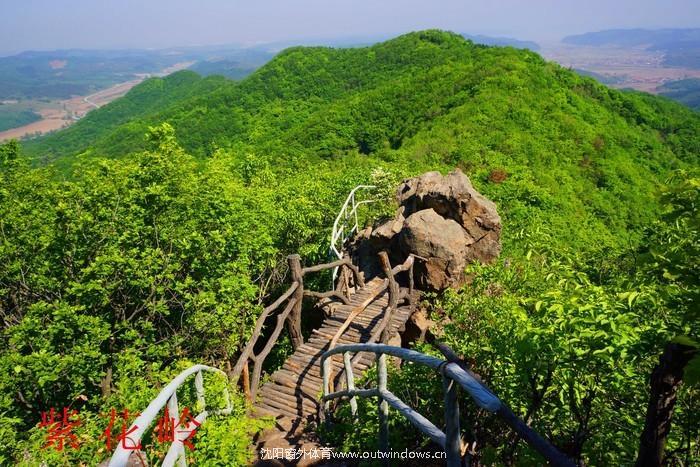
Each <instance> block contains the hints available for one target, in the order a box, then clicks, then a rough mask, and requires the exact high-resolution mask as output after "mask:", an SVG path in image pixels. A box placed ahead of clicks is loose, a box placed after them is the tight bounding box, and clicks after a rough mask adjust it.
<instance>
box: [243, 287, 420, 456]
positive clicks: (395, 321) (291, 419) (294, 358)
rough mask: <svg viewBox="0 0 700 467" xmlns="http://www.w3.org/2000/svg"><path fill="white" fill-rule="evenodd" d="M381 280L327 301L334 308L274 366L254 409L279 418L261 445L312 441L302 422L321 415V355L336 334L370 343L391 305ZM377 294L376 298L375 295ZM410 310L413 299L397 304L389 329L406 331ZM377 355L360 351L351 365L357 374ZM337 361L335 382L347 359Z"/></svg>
mask: <svg viewBox="0 0 700 467" xmlns="http://www.w3.org/2000/svg"><path fill="white" fill-rule="evenodd" d="M383 285H384V279H382V278H374V279H372V280H371V281H369V282H368V283H366V284H365V285H364V287H362V288H360V289H359V290H358V291H357V292H356V293H355V294H353V295H351V297H350V300H349V303H347V304H343V303H333V304H332V305H331V306H328V307H327V308H328V310H329V313H330V314H329V316H327V317H326V318H325V320H324V321H323V324H322V326H321V327H320V328H319V329H315V330H314V331H313V334H312V336H311V338H310V339H309V340H308V341H307V342H305V343H304V344H303V345H301V346H299V347H298V348H297V349H296V351H295V352H294V353H293V354H292V355H291V356H290V357H289V358H288V359H287V360H286V361H285V363H284V365H283V366H282V368H280V369H279V370H277V371H275V372H274V373H273V374H272V375H271V377H270V380H269V381H268V382H266V383H265V384H263V386H262V387H261V390H260V394H259V397H258V400H257V401H256V402H255V405H254V413H255V414H256V415H258V416H273V417H274V418H275V420H276V430H273V432H272V433H267V434H266V435H264V436H263V437H262V438H261V439H260V440H259V441H258V449H260V448H263V447H264V448H270V447H290V446H295V445H296V446H297V447H300V446H301V445H304V444H308V443H309V442H310V440H309V439H308V438H305V437H304V435H303V428H304V426H305V425H307V424H308V423H315V422H317V421H318V415H319V413H320V409H321V406H320V396H321V394H322V392H323V381H322V378H321V365H320V360H321V355H322V354H323V352H325V351H327V350H329V348H330V346H331V342H332V340H333V339H334V337H335V336H336V335H338V336H339V338H338V339H337V340H336V344H337V345H340V344H358V343H366V342H369V341H370V340H371V338H372V336H373V334H376V330H377V329H378V328H379V326H380V324H381V322H382V320H383V318H384V316H385V311H386V308H387V307H388V306H389V295H390V294H389V289H387V288H386V287H385V286H384V287H383ZM382 288H383V289H384V290H382ZM380 290H381V292H380V293H379V294H378V295H377V292H378V291H380ZM401 292H403V293H407V289H401ZM417 294H418V292H417V291H414V295H415V296H417ZM375 295H376V298H374V299H373V300H372V298H373V296H375ZM370 300H372V301H371V302H370V303H369V305H366V306H364V305H365V304H366V303H367V302H368V301H370ZM410 303H416V300H410ZM360 310H361V311H360ZM353 311H355V316H354V317H353V318H352V319H351V321H350V323H349V325H348V326H347V328H346V329H344V330H343V331H342V332H341V333H339V331H340V330H341V328H342V327H343V324H344V323H345V322H346V320H348V317H350V315H351V314H352V313H353ZM358 311H359V314H358ZM411 313H412V306H411V305H399V306H398V307H396V309H395V310H394V311H393V312H392V313H391V322H390V323H389V324H388V327H389V334H390V335H396V333H398V332H402V331H403V330H404V327H405V324H406V321H407V320H408V318H409V317H410V315H411ZM374 359H375V355H374V354H373V353H365V354H362V355H361V357H360V358H359V359H358V360H357V361H356V362H355V364H354V366H353V370H354V374H355V375H361V374H362V373H363V372H364V371H365V370H367V369H368V368H369V367H370V366H371V365H372V364H373V362H374ZM333 366H334V368H335V370H336V371H335V372H334V373H335V379H336V384H337V382H339V379H340V377H341V374H340V373H341V370H342V368H343V365H342V363H341V362H340V360H336V361H334V362H333Z"/></svg>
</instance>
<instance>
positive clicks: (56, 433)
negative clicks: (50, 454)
mask: <svg viewBox="0 0 700 467" xmlns="http://www.w3.org/2000/svg"><path fill="white" fill-rule="evenodd" d="M78 426H80V419H79V418H78V411H77V410H71V409H69V408H68V407H64V408H63V412H62V414H60V415H56V410H55V409H53V408H51V410H49V412H48V413H47V412H42V413H41V422H39V428H46V431H47V433H46V444H44V449H46V448H51V447H52V448H54V449H55V450H56V451H63V449H64V448H65V447H66V446H68V447H71V448H73V449H75V448H77V447H78V437H77V436H75V433H74V432H73V430H74V429H75V428H76V427H78Z"/></svg>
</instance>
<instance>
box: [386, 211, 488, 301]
mask: <svg viewBox="0 0 700 467" xmlns="http://www.w3.org/2000/svg"><path fill="white" fill-rule="evenodd" d="M472 243H474V240H473V239H472V238H471V237H470V236H469V234H468V233H467V232H466V231H465V230H464V229H463V228H462V227H461V226H460V225H459V224H458V223H457V222H455V221H454V220H452V219H445V218H444V217H442V216H440V215H439V214H438V213H436V212H435V211H434V210H433V209H423V210H422V211H418V212H415V213H413V214H411V215H410V216H408V218H407V219H406V222H404V226H403V229H402V230H401V233H400V236H399V245H400V248H401V250H402V251H403V252H404V254H405V255H406V256H408V255H409V254H411V253H413V254H416V255H418V256H421V257H423V258H425V260H423V261H418V262H417V263H416V265H415V266H414V274H416V273H417V276H418V278H419V281H418V284H419V286H423V287H426V286H428V287H430V288H433V289H437V290H441V289H445V288H447V287H449V286H451V285H453V284H454V283H455V282H457V279H458V278H459V277H460V276H461V274H462V272H463V271H464V267H465V266H466V265H467V264H466V261H465V258H466V256H467V255H466V253H467V247H468V246H469V245H471V244H472Z"/></svg>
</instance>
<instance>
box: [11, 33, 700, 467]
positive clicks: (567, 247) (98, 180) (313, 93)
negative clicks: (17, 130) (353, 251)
mask: <svg viewBox="0 0 700 467" xmlns="http://www.w3.org/2000/svg"><path fill="white" fill-rule="evenodd" d="M136 96H142V97H143V99H140V98H139V99H137V98H136ZM141 101H143V102H145V104H144V105H143V106H140V105H139V102H141ZM122 122H125V123H123V124H122ZM163 122H167V123H163ZM699 130H700V117H699V116H698V115H697V114H695V113H693V112H692V111H689V110H687V109H685V108H683V107H682V106H680V105H677V104H674V103H672V102H668V101H666V100H663V99H658V98H654V97H652V96H648V95H644V94H640V93H621V92H619V91H615V90H611V89H608V88H606V87H604V86H602V85H600V84H598V83H596V82H595V81H594V80H592V79H590V78H586V77H581V76H578V75H577V74H575V73H574V72H572V71H569V70H565V69H563V68H561V67H559V66H557V65H555V64H552V63H547V62H545V61H544V60H543V59H542V58H541V57H540V56H538V55H537V54H535V53H533V52H530V51H527V50H516V49H512V48H491V47H485V46H479V45H474V44H472V43H471V42H468V41H465V40H464V39H463V38H462V37H460V36H458V35H454V34H450V33H444V32H439V31H425V32H419V33H412V34H408V35H405V36H402V37H399V38H397V39H394V40H392V41H388V42H385V43H382V44H377V45H374V46H371V47H366V48H355V49H337V50H336V49H330V48H321V47H313V48H292V49H288V50H286V51H284V52H282V53H281V54H280V55H279V56H278V57H276V58H275V59H274V60H273V61H272V62H270V63H268V64H267V65H265V66H264V67H262V68H261V69H259V70H258V71H256V72H255V73H253V74H252V75H251V76H249V77H247V78H246V79H244V80H242V81H241V82H239V83H236V82H232V81H227V80H221V79H216V78H213V79H199V78H197V77H195V76H193V75H191V74H189V73H184V74H178V75H175V76H174V77H171V78H168V79H165V80H151V81H148V82H146V83H144V85H142V86H140V87H137V88H134V90H133V91H132V94H130V95H129V96H127V97H126V98H125V99H124V100H122V101H116V102H115V103H113V104H111V105H109V106H106V107H104V108H103V109H100V111H96V112H94V117H92V119H91V117H88V118H86V119H85V120H84V121H81V122H80V123H78V124H76V125H75V126H74V127H73V128H71V129H69V130H67V131H64V132H59V133H57V134H56V135H54V136H49V137H47V138H44V139H42V140H40V141H38V142H37V143H36V144H32V145H29V146H28V147H27V148H26V150H27V151H28V153H29V155H30V156H31V157H33V158H34V162H36V160H37V158H38V159H39V160H40V161H41V160H52V159H54V158H56V159H57V162H58V164H59V167H60V171H59V170H57V169H56V167H55V166H52V165H47V166H39V167H35V168H30V164H29V163H28V162H27V161H26V160H25V158H24V157H22V156H18V155H17V147H16V146H14V145H8V146H4V147H3V149H2V154H3V156H2V159H1V160H2V162H1V163H2V169H1V170H0V177H1V180H0V181H1V182H2V183H0V228H1V229H0V231H1V232H2V243H0V312H1V313H2V318H3V322H2V326H3V331H2V332H3V337H4V339H3V340H2V343H1V344H0V368H2V371H3V374H5V375H9V377H8V378H6V379H2V380H0V397H1V398H0V417H1V418H0V423H1V424H2V425H0V432H2V433H4V434H5V436H6V438H12V439H15V440H16V442H13V443H5V444H4V446H5V447H4V448H3V450H2V451H0V456H4V457H2V458H0V459H1V460H5V459H17V458H20V457H22V456H24V453H25V452H34V451H37V446H39V445H40V441H41V439H40V436H39V435H40V431H39V430H38V429H37V428H31V427H33V426H35V425H36V423H37V422H38V420H39V415H40V412H41V411H44V410H47V408H49V407H62V406H65V405H68V404H71V403H74V404H75V406H76V407H80V409H81V413H83V412H84V413H85V414H86V417H87V418H90V417H93V418H97V417H98V414H99V413H100V412H104V411H105V410H106V409H107V408H109V407H118V408H124V406H128V408H129V409H130V410H139V409H141V408H142V407H143V406H144V405H143V404H144V402H145V401H147V400H148V398H149V397H151V396H152V395H153V392H154V390H155V388H157V387H159V386H160V385H161V384H162V382H163V381H165V380H167V377H169V376H172V375H173V374H175V373H177V370H178V369H180V368H182V367H183V366H184V364H185V363H186V362H188V361H197V362H209V363H211V364H213V365H215V366H219V367H222V368H225V367H226V365H227V364H230V363H231V362H232V361H234V360H235V357H236V355H237V352H238V350H239V349H240V346H241V345H242V344H243V343H244V342H245V338H246V336H247V335H248V333H249V332H250V327H251V323H252V322H253V320H254V318H255V316H256V315H257V313H259V311H260V308H261V303H263V302H265V301H267V300H269V299H270V297H272V296H274V295H275V293H276V292H277V291H278V290H277V289H279V288H280V287H282V286H283V284H284V282H285V279H284V261H283V258H284V256H285V255H286V254H289V253H300V254H301V255H302V257H303V258H304V262H305V263H306V264H313V263H318V262H320V261H321V260H322V259H325V254H326V253H325V252H326V251H327V247H328V245H327V238H328V233H329V230H330V227H331V225H332V221H333V217H334V215H335V212H336V211H337V209H338V208H339V206H340V205H341V203H342V201H343V199H344V197H345V196H346V194H347V192H348V191H349V190H350V189H351V188H352V187H353V186H355V185H356V184H358V183H361V182H367V181H371V180H372V179H373V178H374V179H378V178H381V179H383V180H385V181H386V180H394V181H395V180H397V179H399V178H400V177H403V176H409V175H414V174H417V173H420V172H422V171H425V170H429V169H432V170H436V169H438V170H448V169H450V168H452V167H454V166H459V167H461V168H462V169H463V170H464V171H465V172H466V173H467V174H468V175H469V177H470V178H471V180H472V182H473V183H474V185H475V186H476V188H477V189H478V190H479V191H481V192H482V193H484V194H485V195H486V196H488V197H489V198H491V199H493V200H494V201H495V202H496V203H497V205H498V209H499V213H500V214H501V216H502V219H503V224H504V230H503V241H504V250H503V260H502V261H500V262H499V263H498V264H496V265H493V266H475V267H474V270H473V271H472V272H473V273H474V275H475V278H474V281H473V283H472V284H471V285H470V286H467V287H465V288H464V289H463V290H459V291H454V292H450V293H447V294H446V295H445V296H442V297H436V298H435V300H434V301H433V302H434V303H433V307H432V310H433V313H434V316H435V317H436V318H440V319H439V321H440V322H442V323H443V326H442V327H443V328H444V333H445V339H446V340H447V341H448V342H449V343H450V344H451V345H453V346H454V347H455V348H456V349H457V350H458V351H460V352H462V353H464V354H465V355H468V356H469V358H470V359H473V360H474V362H475V365H476V368H477V370H478V371H479V372H480V373H482V374H483V375H484V377H485V378H487V380H488V381H489V383H490V384H491V385H492V386H493V387H494V389H495V390H496V392H497V393H498V394H499V395H500V396H502V397H503V398H504V400H506V401H507V402H508V403H510V404H511V405H512V406H513V409H514V410H515V411H516V412H518V413H519V414H520V415H522V416H526V415H527V414H528V413H529V412H530V408H531V407H532V406H533V401H537V400H538V394H540V393H542V397H540V398H539V399H541V400H539V402H537V404H536V407H534V408H533V409H532V411H531V412H532V413H531V414H530V415H531V418H532V423H533V425H534V426H536V427H537V429H538V430H540V431H541V432H542V433H543V434H545V435H547V436H549V437H551V438H552V439H553V440H554V441H555V442H556V443H557V444H558V445H559V446H560V447H562V448H564V449H566V450H567V452H569V453H570V454H572V455H574V456H580V457H581V458H583V459H586V460H588V461H590V462H591V463H595V464H627V463H630V462H631V460H633V458H634V454H635V448H636V440H637V438H638V435H639V433H640V431H641V427H640V423H641V421H642V417H643V410H642V409H641V407H643V406H644V403H645V400H646V397H647V393H646V378H647V377H648V374H649V371H650V368H651V367H652V366H653V364H654V362H655V359H656V358H657V355H658V353H659V351H660V349H661V347H662V346H663V344H664V342H665V341H667V340H668V339H671V338H675V337H676V336H684V337H683V338H685V339H688V338H690V339H697V329H696V321H697V320H696V317H693V316H692V313H690V312H691V311H692V310H693V309H695V310H696V309H697V308H693V307H694V306H695V307H696V305H697V300H696V298H697V267H696V266H697V264H696V263H697V241H698V239H697V230H698V229H697V188H698V186H697V178H693V177H692V176H690V175H687V174H686V175H682V176H681V179H682V180H681V181H682V183H681V185H680V188H679V185H678V184H677V183H674V184H670V185H669V186H670V187H673V188H669V189H668V192H667V195H665V198H664V200H662V199H660V198H659V190H660V188H661V187H662V186H664V182H665V181H666V180H667V179H668V178H669V177H670V176H671V174H673V173H675V171H677V170H679V169H681V170H683V169H685V170H693V169H695V168H697V166H698V153H700V131H699ZM71 131H72V132H71ZM145 134H146V135H147V138H144V135H145ZM64 135H65V136H64ZM83 137H84V138H89V139H90V141H89V142H81V141H80V139H81V138H83ZM78 152H79V153H80V156H77V157H76V153H78ZM378 169H381V170H378ZM494 174H498V176H497V177H496V176H494ZM683 183H685V184H683ZM666 206H669V207H666ZM382 208H384V209H390V208H391V206H390V205H387V206H384V207H380V209H382ZM664 216H667V217H664ZM691 232H694V233H693V234H692V235H691ZM683 237H684V238H686V240H684V242H689V243H681V245H683V250H679V249H678V248H677V247H676V246H675V245H678V244H679V243H678V242H679V239H680V238H683ZM652 244H653V245H658V248H655V249H652V250H649V248H648V245H652ZM693 249H694V250H693ZM681 251H689V252H690V254H691V255H693V256H692V257H693V261H694V263H692V262H691V263H689V264H688V262H687V261H685V262H684V261H682V260H679V259H678V255H679V254H680V253H681ZM647 253H648V254H647ZM641 256H643V257H644V258H648V260H645V261H636V260H635V259H636V258H637V257H641ZM686 264H687V266H685V265H686ZM693 294H695V295H693ZM309 312H311V313H312V312H313V311H311V310H309ZM694 323H695V324H694ZM110 369H111V371H112V375H113V376H112V384H111V385H110V386H111V390H110V391H109V392H108V393H103V391H101V388H100V386H101V385H102V386H104V381H105V378H106V375H107V374H108V371H109V370H110ZM396 381H398V383H392V384H399V386H398V387H401V385H403V386H402V387H404V388H405V389H406V390H407V388H411V391H410V392H411V394H409V395H410V396H411V397H408V396H407V397H406V400H408V401H412V402H413V403H414V404H415V405H416V407H417V408H419V409H421V411H422V412H424V413H426V414H431V416H432V414H437V413H439V410H437V406H439V405H441V402H440V398H439V397H438V398H436V397H433V396H434V395H435V394H436V391H437V390H439V387H437V389H436V387H435V386H434V385H433V384H432V383H433V381H435V380H431V379H426V378H425V374H424V372H421V370H419V369H413V368H410V367H408V368H403V369H401V370H396ZM397 391H398V389H397ZM401 395H402V396H403V395H404V394H401ZM462 404H463V406H465V407H473V406H470V405H469V402H468V400H466V399H465V400H464V401H462ZM694 404H695V405H694ZM696 404H697V393H695V392H693V391H691V390H687V391H685V392H684V393H683V394H682V403H681V404H680V406H679V414H678V417H677V422H678V425H679V426H681V427H687V429H686V430H685V431H683V432H681V431H679V430H676V431H674V432H673V436H674V437H673V440H672V443H671V447H672V449H678V450H679V451H678V452H679V453H678V454H677V455H678V456H683V455H687V456H697V446H698V440H697V437H698V433H697V426H698V423H697V416H696V415H694V414H696V413H698V411H697V410H695V411H693V410H694V407H695V408H696ZM482 415H483V414H481V413H478V412H475V411H472V410H465V415H464V416H465V421H464V426H465V427H470V428H472V431H473V432H474V434H475V436H478V438H479V441H480V442H479V443H478V456H479V458H480V459H481V460H482V461H484V462H491V461H495V460H497V459H501V460H504V461H508V460H513V459H514V460H515V461H516V462H519V463H525V464H527V463H535V464H536V463H537V462H538V461H537V460H536V458H535V457H533V454H532V453H531V452H529V451H528V450H527V449H525V448H524V446H523V445H522V443H520V444H518V445H516V444H515V443H514V442H513V440H512V438H511V436H510V435H509V434H508V433H507V432H506V431H504V430H503V429H502V427H500V426H498V425H497V424H496V422H495V421H494V420H491V419H488V418H485V417H483V416H482ZM365 416H366V417H367V418H366V419H365V420H372V413H371V411H370V412H366V415H365ZM436 416H437V415H436ZM694 417H695V418H694ZM436 421H439V420H436ZM227 423H228V424H231V427H230V429H231V430H232V431H233V432H234V433H235V435H231V437H230V438H228V437H226V436H225V433H226V432H228V429H229V428H222V427H224V426H226V425H225V424H227ZM246 423H249V422H246V421H245V418H243V416H242V415H239V416H237V417H234V418H233V419H232V420H221V421H217V422H215V423H214V424H212V425H211V428H208V430H210V431H208V432H207V435H206V436H207V437H208V438H207V439H210V440H211V441H210V442H209V441H206V439H203V443H202V450H203V451H205V452H207V453H210V454H211V455H212V456H222V454H221V453H220V451H217V449H216V446H217V445H218V444H219V443H221V442H224V441H225V445H226V446H227V449H228V448H230V450H231V451H230V452H231V453H233V454H231V455H235V456H245V455H246V453H245V449H244V446H243V445H242V444H241V441H240V440H241V439H242V438H244V437H245V436H247V434H248V432H249V431H254V430H255V429H256V425H250V430H248V429H247V428H246V426H247V425H246ZM251 423H252V422H251ZM392 423H393V424H394V425H395V427H396V428H397V433H398V434H397V435H395V437H396V439H395V440H394V443H395V445H397V446H398V445H399V444H400V443H405V444H407V445H411V446H412V447H413V444H411V443H415V444H416V445H425V442H424V440H422V439H419V438H417V437H416V436H415V432H413V431H411V430H409V429H408V427H406V426H404V428H403V431H401V430H402V428H401V424H402V423H403V422H402V421H401V420H399V419H393V421H392ZM91 426H93V428H94V427H97V426H98V425H97V422H94V423H93V424H92V425H91ZM694 427H695V428H694ZM371 428H372V425H371V424H370V423H363V424H360V425H358V427H357V429H360V430H365V432H369V430H370V429H371ZM27 432H29V435H27ZM94 432H96V429H93V435H92V436H93V437H92V438H90V441H89V442H88V441H86V443H85V449H81V450H78V451H76V452H74V453H72V454H71V452H70V451H69V452H68V454H67V455H71V456H75V457H71V458H66V459H65V460H64V461H65V462H66V463H71V462H73V463H77V462H80V461H83V462H84V459H86V458H88V457H87V456H89V455H90V454H89V453H92V452H94V450H92V451H90V449H92V448H93V447H94V446H95V445H96V444H94V443H97V441H96V440H95V439H94ZM365 434H367V433H365ZM331 436H333V435H331ZM335 436H336V439H343V437H338V436H337V433H336V435H335ZM345 439H350V438H345ZM366 439H371V437H366ZM686 441H687V443H689V444H687V446H690V448H689V450H688V452H687V453H685V452H684V451H682V449H685V448H684V446H686V444H683V443H685V442H686ZM90 443H93V444H90ZM97 444H99V443H97ZM346 447H351V446H348V445H347V444H346ZM217 452H218V454H217ZM105 454H106V453H104V452H102V453H101V456H104V455H105ZM696 458H697V457H696ZM239 459H241V458H240V457H239Z"/></svg>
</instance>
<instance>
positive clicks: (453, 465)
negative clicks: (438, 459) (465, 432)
mask: <svg viewBox="0 0 700 467" xmlns="http://www.w3.org/2000/svg"><path fill="white" fill-rule="evenodd" d="M442 387H443V390H444V391H445V454H447V466H448V467H460V466H461V465H462V437H461V435H460V432H459V402H458V400H457V391H458V385H457V383H456V382H455V381H454V380H452V379H450V378H448V377H447V376H445V375H443V376H442Z"/></svg>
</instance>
